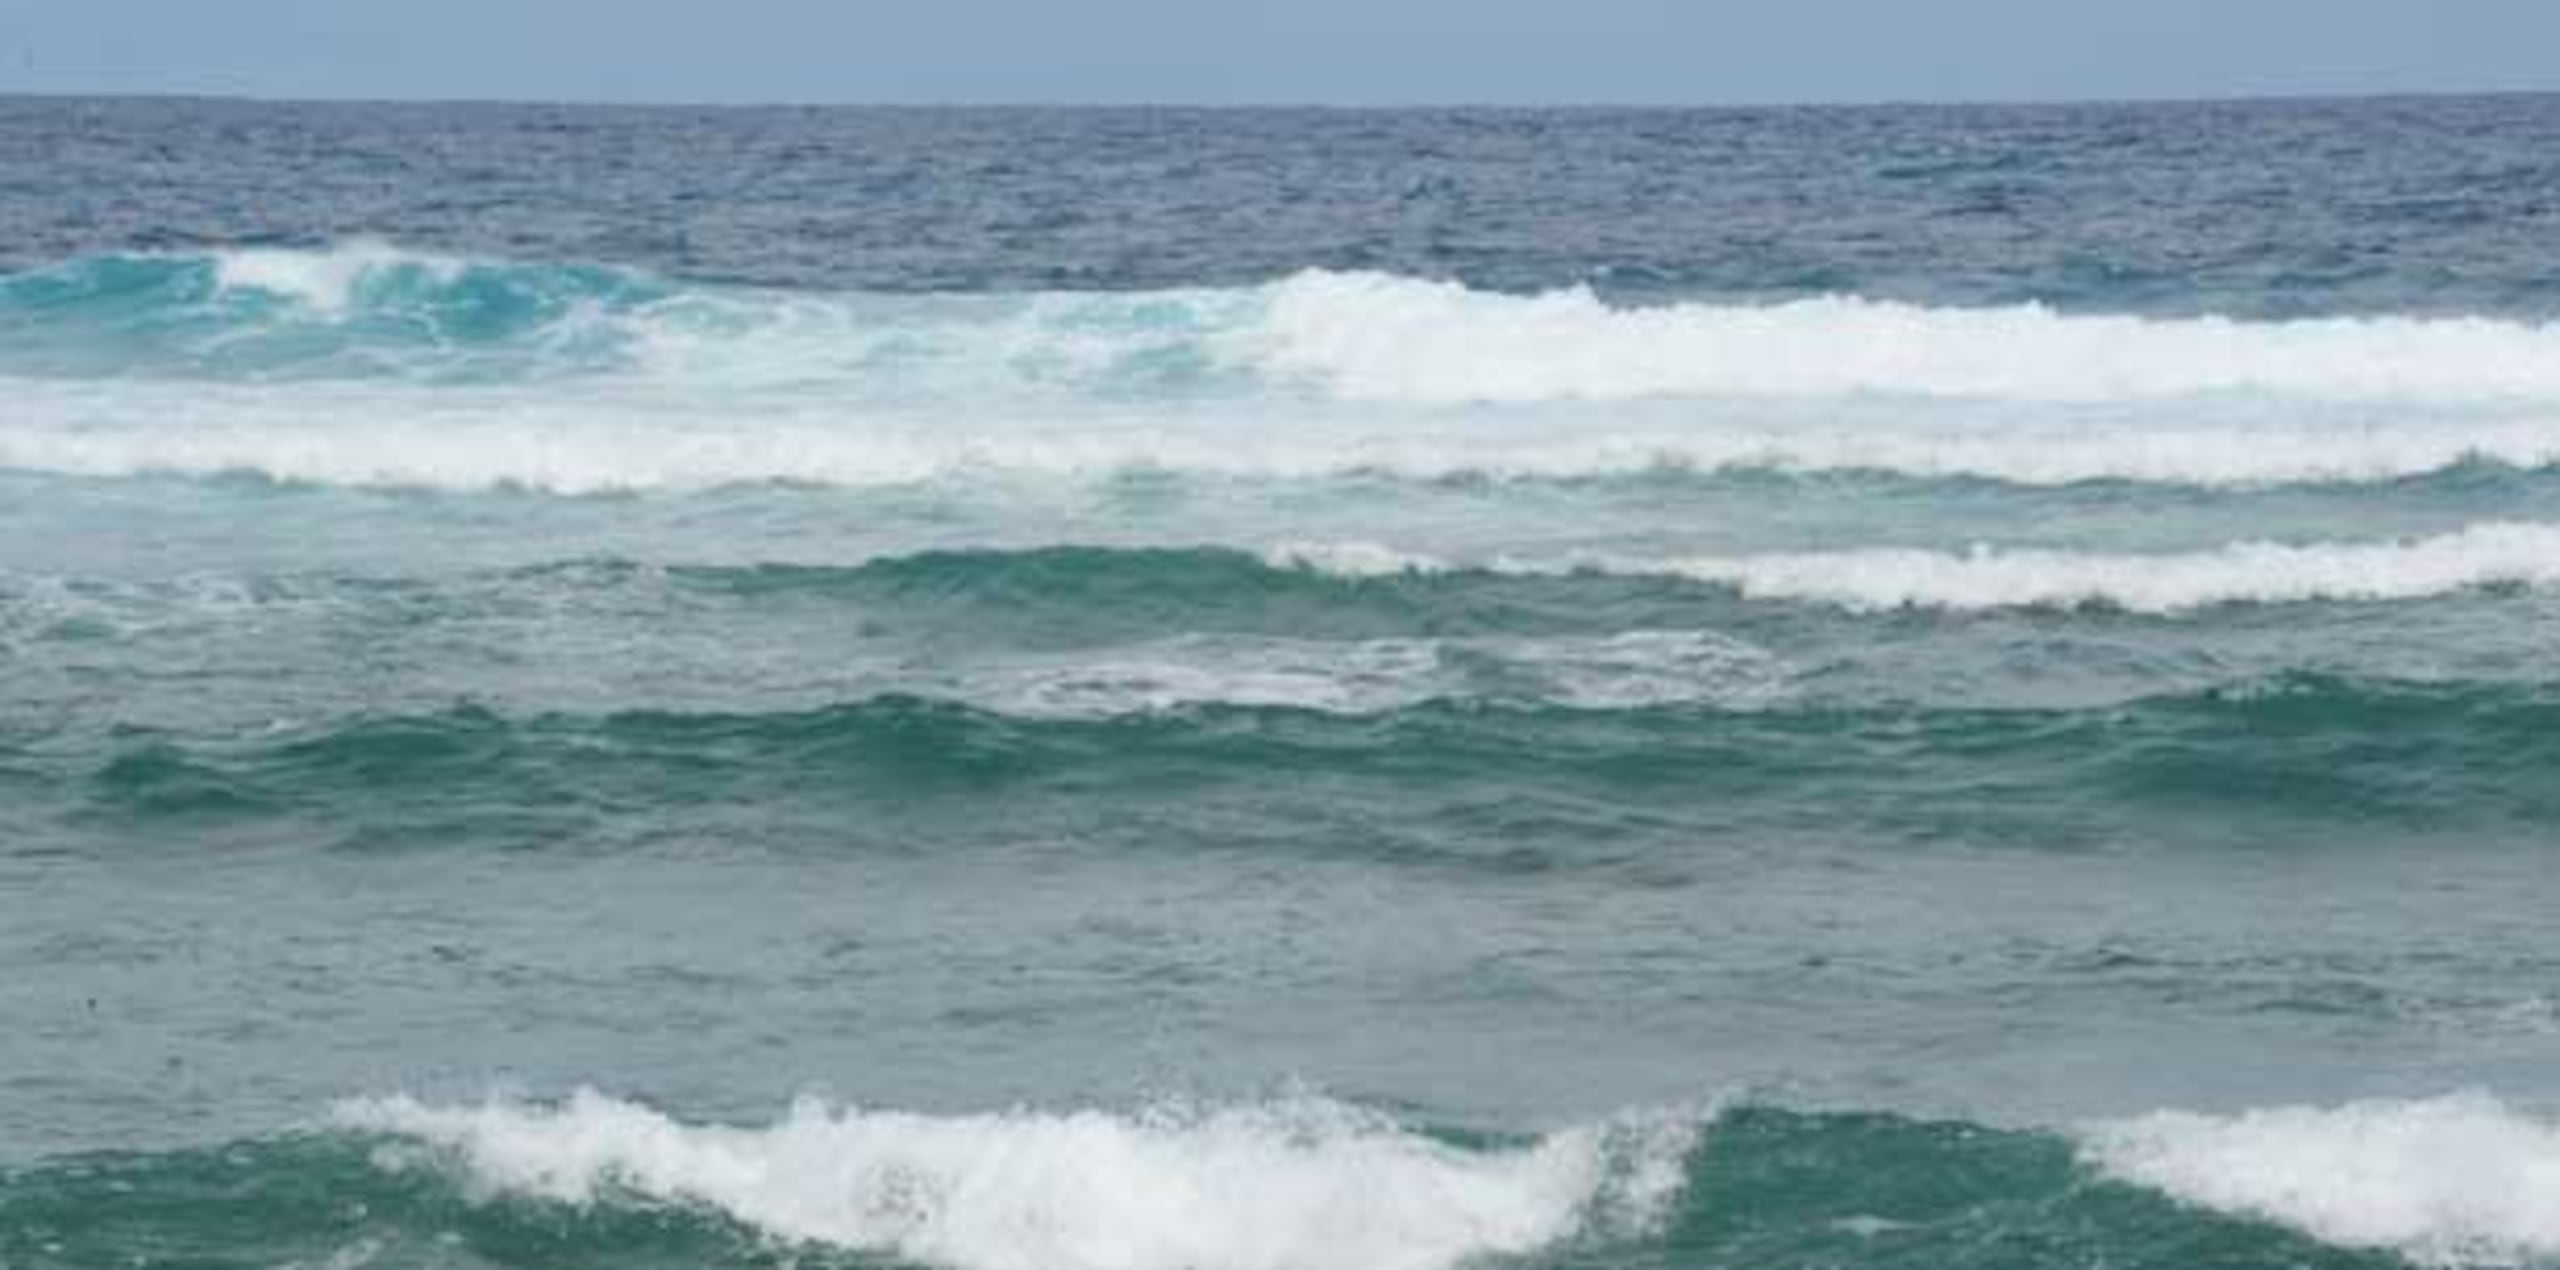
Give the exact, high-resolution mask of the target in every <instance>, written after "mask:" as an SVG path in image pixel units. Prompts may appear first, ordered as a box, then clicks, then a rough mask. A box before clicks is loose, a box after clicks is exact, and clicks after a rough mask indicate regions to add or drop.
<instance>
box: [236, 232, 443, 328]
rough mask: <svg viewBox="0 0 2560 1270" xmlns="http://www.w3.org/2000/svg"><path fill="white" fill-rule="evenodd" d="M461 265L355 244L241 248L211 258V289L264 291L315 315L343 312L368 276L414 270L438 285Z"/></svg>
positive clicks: (390, 248) (376, 244)
mask: <svg viewBox="0 0 2560 1270" xmlns="http://www.w3.org/2000/svg"><path fill="white" fill-rule="evenodd" d="M464 264H465V262H463V261H461V260H457V259H454V258H451V257H446V256H434V255H427V254H425V253H421V252H414V251H406V250H403V249H401V248H398V247H394V246H391V245H390V244H388V243H383V242H378V241H374V240H370V239H361V240H356V241H351V242H346V243H342V244H339V245H338V246H336V247H332V248H330V249H328V250H325V251H303V250H293V249H288V248H276V247H241V248H234V249H231V250H228V251H220V252H216V253H214V255H213V277H214V285H215V286H217V287H219V288H221V289H223V290H226V291H242V290H246V291H264V292H267V293H269V294H272V295H278V296H283V297H285V298H286V299H290V300H294V301H297V302H299V303H301V304H304V305H306V306H309V307H310V308H311V309H313V310H316V311H319V312H321V313H343V312H344V311H346V310H347V309H348V308H349V307H350V306H351V305H352V304H353V303H354V302H355V298H356V295H357V293H358V290H359V288H360V287H361V285H362V284H363V283H364V281H365V280H366V279H367V278H368V277H372V276H375V275H378V274H379V273H381V272H383V271H385V270H389V269H395V268H409V269H417V270H421V271H423V272H425V273H427V274H428V275H429V276H431V277H434V278H436V279H440V280H443V281H451V280H452V279H454V278H456V277H458V276H460V275H461V273H462V270H463V268H464Z"/></svg>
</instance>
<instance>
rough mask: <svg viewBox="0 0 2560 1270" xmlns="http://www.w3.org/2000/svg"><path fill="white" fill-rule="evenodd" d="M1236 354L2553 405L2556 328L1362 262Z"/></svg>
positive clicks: (1902, 388)
mask: <svg viewBox="0 0 2560 1270" xmlns="http://www.w3.org/2000/svg"><path fill="white" fill-rule="evenodd" d="M1230 348H1231V350H1232V351H1231V355H1233V356H1239V357H1242V358H1245V359H1248V360H1251V361H1254V362H1258V363H1261V364H1265V365H1268V366H1271V367H1274V368H1278V369H1281V370H1285V371H1291V372H1295V373H1298V374H1302V375H1306V376H1310V377H1313V378H1315V379H1317V380H1319V381H1321V382H1323V383H1325V384H1326V385H1328V386H1329V387H1331V388H1332V389H1333V390H1334V391H1336V392H1339V393H1342V394H1345V395H1349V396H1355V397H1363V398H1371V399H1382V400H1391V401H1423V402H1438V401H1547V400H1555V399H1561V398H1572V399H1582V400H1625V399H1629V398H1638V397H1663V396H1708V397H1721V396H1769V397H1808V396H1810V397H1833V396H1842V395H1851V394H1862V393H1885V394H1897V395H1901V394H1908V395H1919V396H1952V397H1963V398H1970V399H1978V400H2011V401H2030V402H2084V401H2125V400H2137V399H2152V398H2174V397H2187V396H2194V395H2198V394H2215V393H2252V394H2268V395H2274V396H2281V397H2292V398H2306V399H2311V400H2378V401H2436V402H2445V401H2499V400H2515V399H2530V400H2541V401H2549V400H2553V399H2555V398H2560V328H2554V327H2549V326H2543V325H2537V324H2528V323H2518V322H2506V321H2498V320H2493V319H2487V318H2442V319H2436V318H2403V317H2372V318H2323V319H2314V320H2304V321H2289V322H2241V321H2234V320H2231V319H2227V318H2219V317H2204V318H2167V319H2149V318H2137V317H2123V316H2082V315H2066V314H2061V313H2056V312H2054V311H2052V310H2050V309H2046V308H2043V307H2041V306H2035V305H2026V306H2018V307H2011V308H1996V309H1947V308H1927V307H1922V306H1918V305H1911V304H1898V303H1890V302H1884V301H1875V300H1865V299H1858V298H1853V297H1831V298H1824V299H1812V300H1800V301H1795V302H1791V303H1784V304H1774V305H1765V306H1748V305H1740V306H1738V305H1722V304H1675V305H1668V306H1661V307H1653V308H1621V307H1612V306H1610V305H1607V304H1604V303H1602V302H1601V301H1600V300H1599V299H1598V298H1597V297H1596V296H1594V295H1592V294H1591V293H1590V292H1588V291H1585V290H1567V291H1556V292H1549V293H1546V294H1543V295H1532V296H1509V295H1496V294H1488V293H1485V292H1479V291H1472V290H1469V289H1467V288H1465V287H1462V286H1459V285H1457V284H1455V283H1444V282H1430V281H1423V280H1418V279H1412V278H1401V277H1394V276H1389V275H1384V274H1365V273H1304V274H1299V275H1297V276H1296V277H1293V278H1290V279H1287V280H1285V281H1283V282H1280V283H1278V284H1275V285H1274V286H1273V287H1272V289H1271V295H1270V302H1269V307H1268V309H1267V310H1266V312H1265V314H1264V316H1263V318H1262V320H1261V322H1260V323H1259V324H1258V325H1257V326H1255V327H1253V328H1250V329H1247V330H1244V331H1241V332H1238V333H1237V334H1236V335H1235V337H1234V338H1233V340H1232V341H1231V342H1230Z"/></svg>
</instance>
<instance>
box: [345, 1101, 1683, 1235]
mask: <svg viewBox="0 0 2560 1270" xmlns="http://www.w3.org/2000/svg"><path fill="white" fill-rule="evenodd" d="M336 1119H337V1121H338V1123H339V1124H341V1125H342V1126H345V1127H348V1128H352V1129H357V1130H362V1131H369V1132H378V1133H384V1134H391V1135H397V1136H399V1137H404V1138H410V1139H415V1140H418V1141H420V1142H423V1143H425V1144H428V1145H430V1146H431V1147H433V1148H435V1149H436V1150H437V1152H438V1153H439V1154H440V1155H441V1157H442V1158H444V1159H445V1160H447V1161H449V1162H450V1163H451V1164H452V1165H453V1166H455V1167H458V1168H459V1169H461V1170H462V1171H463V1172H464V1174H465V1175H466V1176H467V1178H468V1179H469V1180H470V1181H471V1182H472V1184H474V1185H476V1186H478V1187H481V1188H485V1189H486V1190H487V1191H490V1192H494V1193H500V1194H510V1195H523V1196H530V1197H535V1198H540V1199H546V1200H554V1201H559V1202H564V1203H571V1204H593V1203H598V1202H607V1201H610V1200H612V1199H614V1198H615V1197H617V1196H624V1195H629V1196H637V1197H640V1198H643V1199H647V1200H653V1201H658V1202H669V1203H683V1204H694V1205H700V1206H703V1207H706V1208H710V1209H714V1210H717V1211H719V1212H721V1213H723V1214H725V1215H727V1216H728V1217H730V1218H732V1219H735V1220H737V1221H740V1222H743V1223H745V1224H747V1225H749V1226H752V1227H754V1228H755V1229H757V1230H760V1231H763V1232H765V1233H767V1234H770V1235H773V1236H776V1237H779V1238H782V1239H787V1240H793V1241H799V1242H807V1243H817V1244H828V1245H833V1246H836V1247H841V1248H847V1249H853V1250H859V1251H862V1252H870V1253H879V1254H885V1255H893V1256H899V1257H908V1258H913V1259H916V1260H919V1261H923V1262H926V1263H929V1264H932V1265H936V1266H944V1267H950V1268H951V1270H1318V1268H1322V1270H1442V1268H1444V1267H1452V1266H1456V1265H1458V1264H1460V1263H1462V1262H1465V1261H1468V1260H1470V1259H1473V1258H1478V1257H1483V1256H1488V1255H1500V1254H1518V1253H1525V1252H1530V1251H1533V1250H1536V1249H1539V1248H1544V1247H1548V1246H1551V1245H1554V1244H1557V1243H1559V1242H1562V1241H1566V1240H1570V1239H1573V1238H1575V1237H1576V1236H1578V1235H1583V1234H1586V1233H1606V1232H1615V1231H1621V1230H1625V1231H1633V1230H1639V1229H1642V1228H1643V1227H1644V1226H1646V1225H1648V1224H1649V1223H1651V1222H1653V1221H1655V1220H1657V1219H1658V1218H1659V1217H1660V1215H1661V1214H1662V1212H1663V1210H1664V1209H1665V1207H1666V1206H1667V1205H1668V1203H1669V1202H1670V1201H1671V1199H1672V1198H1673V1197H1674V1196H1675V1195H1676V1193H1677V1192H1678V1190H1679V1188H1680V1186H1681V1184H1682V1172H1681V1163H1682V1161H1683V1159H1684V1158H1685V1157H1686V1155H1687V1154H1688V1152H1689V1151H1690V1150H1691V1148H1692V1147H1693V1146H1694V1143H1695V1140H1696V1136H1697V1133H1698V1124H1699V1120H1698V1118H1697V1117H1695V1116H1694V1115H1664V1116H1657V1117H1650V1118H1628V1119H1625V1120H1621V1121H1617V1122H1612V1123H1609V1124H1603V1125H1595V1126H1587V1127H1581V1128H1573V1129H1566V1130H1563V1131H1560V1132H1557V1133H1554V1134H1551V1135H1549V1136H1547V1137H1544V1138H1540V1139H1538V1140H1536V1141H1534V1142H1530V1143H1526V1144H1524V1145H1521V1146H1517V1147H1513V1148H1507V1149H1469V1148H1464V1147H1459V1146H1455V1145H1452V1144H1449V1143H1446V1142H1442V1141H1439V1140H1436V1139H1433V1138H1429V1137H1425V1136H1422V1135H1419V1134H1416V1133H1413V1132H1411V1131H1408V1130H1406V1129H1403V1128H1400V1127H1398V1126H1397V1125H1395V1124H1393V1123H1392V1122H1390V1121H1388V1120H1386V1119H1385V1118H1384V1117H1381V1116H1379V1115H1376V1114H1373V1113H1370V1112H1367V1111H1363V1110H1360V1109H1357V1108H1353V1107H1349V1106H1346V1105H1343V1104H1341V1103H1336V1102H1331V1101H1327V1100H1323V1099H1317V1098H1298V1099H1290V1100H1286V1101H1280V1102H1273V1103H1267V1104H1260V1105H1246V1106H1233V1107H1225V1108H1218V1109H1210V1110H1181V1109H1171V1108H1166V1109H1158V1110H1155V1111H1151V1112H1144V1113H1139V1114H1134V1115H1114V1114H1108V1113H1104V1112H1099V1111H1085V1112H1074V1113H1058V1114H1051V1113H1039V1112H1030V1111H1019V1112H1010V1113H1004V1114H994V1115H964V1116H926V1115H916V1114H909V1113H901V1112H880V1111H862V1110H856V1109H850V1108H839V1107H831V1106H828V1105H826V1104H823V1103H820V1102H817V1101H814V1100H804V1101H801V1102H799V1103H796V1104H795V1105H793V1107H792V1108H791V1109H790V1111H789V1113H788V1114H787V1115H786V1116H784V1117H783V1118H782V1119H781V1120H780V1121H778V1122H776V1123H774V1124H772V1125H770V1126H768V1127H764V1128H729V1127H717V1126H701V1125H688V1124H684V1123H681V1122H678V1121H676V1120H674V1119H671V1118H669V1117H668V1116H666V1115H663V1114H661V1113H659V1112H657V1111H655V1110H652V1109H651V1108H648V1107H645V1106H642V1105H639V1104H636V1103H631V1102H625V1101H620V1100H617V1099H614V1098H610V1097H606V1096H604V1095H602V1094H598V1093H595V1092H593V1091H580V1092H579V1093H578V1094H576V1095H575V1096H574V1097H572V1098H571V1099H569V1101H568V1102H567V1103H566V1104H564V1105H561V1106H559V1107H556V1108H548V1109H546V1108H539V1107H530V1106H522V1105H514V1104H507V1103H489V1104H484V1105H478V1106H431V1105H428V1104H424V1103H421V1102H418V1101H416V1100H413V1099H410V1098H406V1097H395V1098H387V1099H379V1100H367V1101H360V1102H352V1103H348V1104H344V1105H342V1106H341V1107H340V1108H339V1109H338V1111H337V1115H336ZM387 1158H396V1157H387Z"/></svg>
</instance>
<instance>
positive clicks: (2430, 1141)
mask: <svg viewBox="0 0 2560 1270" xmlns="http://www.w3.org/2000/svg"><path fill="white" fill-rule="evenodd" d="M2083 1155H2084V1156H2085V1158H2087V1159H2088V1160H2089V1161H2090V1163H2091V1164H2093V1165H2094V1166H2095V1167H2097V1168H2099V1169H2101V1170H2103V1171H2104V1172H2106V1173H2108V1174H2111V1175H2113V1176H2115V1177H2118V1178H2121V1179H2123V1180H2125V1181H2129V1182H2135V1183H2139V1184H2141V1185H2144V1186H2149V1187H2153V1188H2156V1189H2158V1190H2161V1191H2165V1192H2167V1193H2168V1194H2170V1195H2173V1196H2176V1197H2177V1198H2179V1199H2181V1200H2184V1201H2186V1202H2188V1203H2191V1204H2197V1205H2201V1206H2203V1207H2207V1208H2213V1209H2219V1210H2222V1211H2225V1212H2231V1213H2239V1214H2245V1215H2247V1216H2251V1217H2257V1218H2262V1219H2265V1220H2268V1221H2274V1222H2278V1223H2281V1224H2284V1225H2287V1226H2291V1227H2294V1228H2296V1229H2298V1230H2301V1231H2303V1232H2304V1233H2306V1234H2309V1235H2311V1236H2313V1237H2314V1238H2318V1239H2321V1240H2324V1241H2327V1242H2329V1243H2334V1244H2339V1245H2344V1246H2349V1247H2369V1248H2388V1249H2392V1250H2395V1251H2397V1252H2400V1253H2402V1254H2403V1255H2406V1256H2410V1257H2413V1258H2416V1259H2418V1260H2420V1261H2423V1262H2427V1263H2431V1264H2438V1265H2462V1264H2501V1265H2507V1264H2517V1263H2522V1262H2527V1261H2539V1260H2541V1259H2544V1258H2550V1257H2555V1256H2560V1124H2555V1123H2554V1122H2553V1121H2552V1120H2551V1119H2549V1118H2547V1117H2543V1116H2536V1115H2529V1114H2527V1113H2525V1112H2522V1111H2519V1110H2517V1109H2515V1108H2512V1107H2510V1106H2508V1105H2506V1104H2505V1103H2502V1102H2500V1101H2499V1100H2497V1099H2496V1098H2493V1097H2490V1096H2488V1095H2486V1094H2480V1093H2469V1094H2457V1095H2451V1096H2447V1097H2441V1098H2432V1099H2419V1100H2414V1101H2373V1102H2358V1103H2349V1104H2346V1105H2344V1106H2339V1107H2325V1108H2324V1107H2279V1108H2272V1109H2262V1110H2254V1111H2247V1112H2242V1113H2240V1114H2238V1115H2230V1116H2208V1115H2194V1114H2189V1113H2185V1112H2160V1113H2157V1114H2154V1115H2150V1116H2145V1117H2142V1118H2140V1119H2136V1120H2129V1121H2124V1122H2120V1123H2115V1124H2108V1125H2103V1126H2099V1127H2097V1128H2095V1129H2093V1130H2091V1131H2090V1132H2089V1134H2088V1135H2087V1137H2086V1139H2085V1141H2084V1144H2083Z"/></svg>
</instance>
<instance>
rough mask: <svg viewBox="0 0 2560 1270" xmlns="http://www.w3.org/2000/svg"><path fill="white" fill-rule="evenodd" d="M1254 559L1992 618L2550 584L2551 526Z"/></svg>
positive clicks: (1365, 548) (2553, 569) (1333, 553)
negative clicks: (1683, 552)
mask: <svg viewBox="0 0 2560 1270" xmlns="http://www.w3.org/2000/svg"><path fill="white" fill-rule="evenodd" d="M1265 558H1266V559H1268V560H1269V561H1270V562H1271V563H1273V564H1274V565H1276V566H1279V567H1293V568H1306V569H1313V570H1317V571H1321V572H1329V573H1335V574H1338V575H1340V576H1344V577H1352V578H1369V577H1377V576H1380V575H1381V574H1393V573H1436V572H1446V571H1448V570H1452V569H1459V568H1466V569H1480V570H1483V571H1486V572H1492V573H1502V574H1516V575H1524V576H1548V575H1554V576H1561V575H1567V574H1574V573H1597V574H1610V575H1626V576H1639V577H1668V578H1686V579H1690V580H1692V581H1699V582H1711V583H1716V584H1720V585H1724V586H1730V587H1732V588H1733V589H1734V590H1736V591H1737V592H1739V593H1741V594H1742V595H1743V596H1744V597H1746V598H1750V599H1770V600H1805V601H1812V602H1816V603H1823V604H1835V605H1839V606H1841V607H1844V608H1850V609H1858V610H1875V609H1892V608H1939V609H1995V608H2016V607H2033V606H2057V607H2067V606H2075V605H2083V604H2102V605H2109V606H2113V607H2116V608H2121V609H2127V610H2130V611H2133V612H2138V613H2177V612H2182V611H2185V610H2189V609H2197V608H2203V607H2207V606H2210V605H2215V604H2230V603H2259V604H2281V603H2297V602H2304V601H2313V600H2345V601H2384V600H2410V599H2420V598H2424V597H2427V596H2434V595H2443V594H2447V593H2450V592H2454V591H2460V590H2464V589H2467V588H2472V587H2480V586H2489V585H2495V584H2522V585H2536V586H2548V585H2553V584H2560V525H2553V524H2541V523H2485V524H2478V525H2472V526H2469V527H2467V528H2464V529H2460V530H2457V531H2454V532H2451V533H2446V534H2441V535H2437V536H2435V537H2429V538H2414V539H2405V540H2396V541H2381V542H2319V543H2279V542H2239V543H2232V544H2229V545H2226V546H2221V547H2215V548H2211V549H2207V550H2202V551H2189V552H2159V553H2107V552H2084V551H2057V550H2039V549H2027V548H1998V547H1990V546H1980V547H1975V548H1973V549H1970V550H1966V551H1961V552H1951V551H1931V550H1920V549H1898V548H1896V549H1867V550H1854V551H1824V552H1790V553H1772V554H1767V555H1742V556H1704V555H1701V556H1663V557H1636V556H1626V555H1615V554H1607V553H1585V554H1577V555H1568V556H1563V557H1558V558H1555V559H1544V560H1542V559H1533V558H1525V557H1511V556H1495V557H1490V558H1487V559H1484V560H1480V561H1460V560H1452V559H1446V558H1441V557H1433V556H1426V555H1420V554H1416V553H1410V552H1401V551H1397V550H1395V549H1393V548H1389V547H1383V546H1379V545H1376V544H1374V543H1340V544H1329V545H1328V544H1291V545H1287V546H1283V547H1279V548H1275V549H1273V550H1272V551H1270V552H1269V553H1267V554H1266V557H1265Z"/></svg>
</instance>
